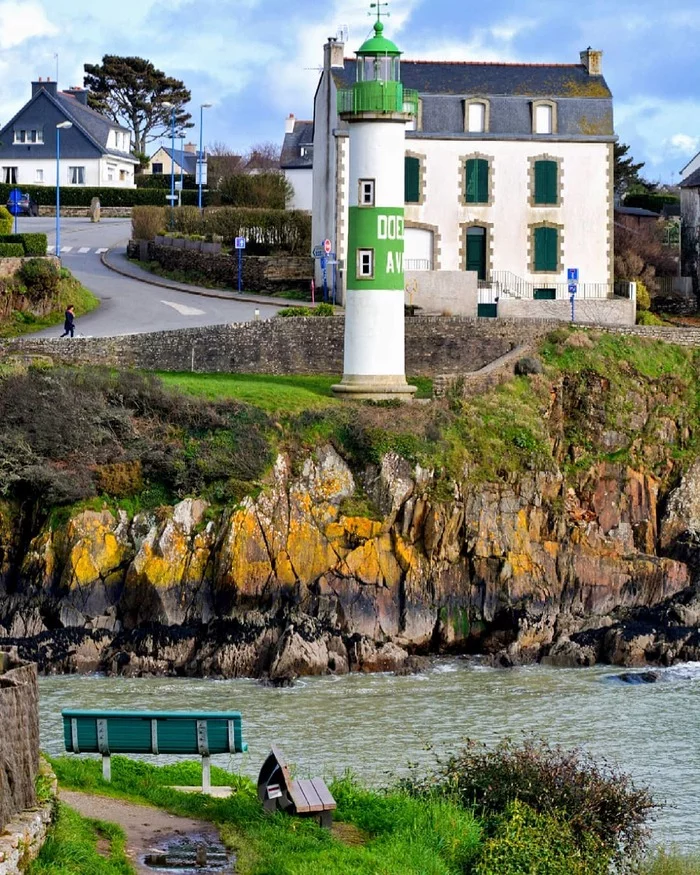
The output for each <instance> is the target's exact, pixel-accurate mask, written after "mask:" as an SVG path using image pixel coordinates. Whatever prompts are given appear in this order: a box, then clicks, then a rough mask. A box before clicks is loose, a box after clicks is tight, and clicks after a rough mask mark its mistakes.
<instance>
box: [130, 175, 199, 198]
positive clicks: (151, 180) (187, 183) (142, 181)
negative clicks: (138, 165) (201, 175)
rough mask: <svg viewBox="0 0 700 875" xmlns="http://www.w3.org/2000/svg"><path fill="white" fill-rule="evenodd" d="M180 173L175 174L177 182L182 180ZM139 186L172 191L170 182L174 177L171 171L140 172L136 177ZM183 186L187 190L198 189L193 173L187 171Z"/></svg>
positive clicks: (167, 191)
mask: <svg viewBox="0 0 700 875" xmlns="http://www.w3.org/2000/svg"><path fill="white" fill-rule="evenodd" d="M180 179H181V177H180V174H179V173H176V174H175V182H176V183H179V182H180ZM134 181H135V182H136V186H137V188H160V189H163V190H164V191H165V192H166V193H169V192H170V183H171V182H172V178H171V176H170V174H169V173H140V174H139V175H138V176H136V177H135V178H134ZM183 186H184V190H185V191H191V190H192V189H198V186H197V181H196V179H195V177H194V176H192V174H191V173H186V174H185V176H184V178H183Z"/></svg>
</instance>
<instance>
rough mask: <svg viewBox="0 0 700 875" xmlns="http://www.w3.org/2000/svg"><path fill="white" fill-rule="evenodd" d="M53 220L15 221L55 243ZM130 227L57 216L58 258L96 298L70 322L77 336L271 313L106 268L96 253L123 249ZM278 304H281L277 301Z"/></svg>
mask: <svg viewBox="0 0 700 875" xmlns="http://www.w3.org/2000/svg"><path fill="white" fill-rule="evenodd" d="M55 228H56V225H55V219H51V218H26V217H21V218H20V219H19V221H18V230H19V231H20V232H22V231H27V232H40V233H44V234H46V235H47V236H48V241H49V246H51V247H53V246H55V243H56V240H55V236H56V235H55ZM130 230H131V220H130V219H103V220H102V221H101V222H99V223H97V224H93V223H91V222H90V220H89V219H68V218H66V219H61V260H62V262H63V265H64V266H65V267H67V268H68V269H69V270H70V271H72V272H73V274H74V275H75V276H76V277H77V278H78V279H79V280H80V282H81V283H82V284H83V285H84V286H86V287H87V288H88V289H90V291H91V292H93V293H94V294H95V295H97V297H98V298H99V299H100V300H101V302H102V304H101V306H100V307H99V308H98V309H97V310H95V311H94V312H93V313H89V314H88V315H87V316H83V317H82V318H80V319H77V320H76V330H77V333H78V334H82V335H85V336H91V337H109V336H112V335H117V334H139V333H143V332H148V331H163V330H167V329H173V328H189V327H198V326H203V325H220V324H222V323H230V322H247V321H250V320H251V319H253V316H254V311H255V309H256V308H257V309H258V310H259V311H260V318H261V319H269V318H271V317H272V316H274V315H275V313H276V312H277V310H278V309H279V308H278V307H276V306H274V305H271V304H264V303H262V302H261V303H255V304H253V303H248V302H245V301H226V300H222V299H220V298H207V297H201V296H199V295H190V294H188V293H187V292H180V291H176V290H174V289H165V288H161V287H159V286H152V285H149V284H148V283H143V282H139V281H138V280H134V279H129V278H127V277H123V276H120V275H119V274H117V273H114V271H111V270H109V269H108V268H106V267H105V266H104V265H103V264H102V261H101V258H100V256H101V254H102V252H104V251H105V250H106V249H112V248H115V247H122V248H123V247H125V246H126V242H127V240H128V239H129V232H130ZM282 306H284V305H282ZM62 330H63V328H62V326H61V327H55V328H48V329H45V330H44V331H41V332H38V333H37V335H35V336H39V337H56V336H58V335H60V333H61V332H62Z"/></svg>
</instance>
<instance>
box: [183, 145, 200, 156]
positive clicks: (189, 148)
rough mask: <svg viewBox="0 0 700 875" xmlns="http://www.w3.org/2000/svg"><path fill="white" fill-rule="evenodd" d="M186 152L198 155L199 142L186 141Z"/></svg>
mask: <svg viewBox="0 0 700 875" xmlns="http://www.w3.org/2000/svg"><path fill="white" fill-rule="evenodd" d="M185 152H187V154H188V155H196V154H197V144H196V143H185Z"/></svg>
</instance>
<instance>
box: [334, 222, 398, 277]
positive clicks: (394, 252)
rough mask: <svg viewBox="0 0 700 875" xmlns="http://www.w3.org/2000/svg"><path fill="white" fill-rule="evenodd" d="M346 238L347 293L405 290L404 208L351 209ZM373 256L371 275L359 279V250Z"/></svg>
mask: <svg viewBox="0 0 700 875" xmlns="http://www.w3.org/2000/svg"><path fill="white" fill-rule="evenodd" d="M348 238H349V240H350V241H351V242H352V249H351V250H350V251H349V252H348V269H347V284H348V286H347V287H348V289H355V290H359V289H387V290H395V289H401V290H403V287H404V277H403V252H404V209H403V207H350V209H349V216H348ZM367 249H371V250H372V251H373V253H374V273H373V275H372V276H371V277H363V276H359V275H358V257H357V253H358V250H367Z"/></svg>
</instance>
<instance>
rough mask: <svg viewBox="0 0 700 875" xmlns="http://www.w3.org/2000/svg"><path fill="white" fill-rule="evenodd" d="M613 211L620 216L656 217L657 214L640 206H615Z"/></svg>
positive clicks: (657, 216)
mask: <svg viewBox="0 0 700 875" xmlns="http://www.w3.org/2000/svg"><path fill="white" fill-rule="evenodd" d="M615 212H616V213H617V214H618V215H620V216H639V217H640V218H649V219H658V218H659V214H658V213H655V212H653V211H652V210H645V209H643V208H642V207H615Z"/></svg>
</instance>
